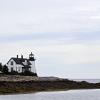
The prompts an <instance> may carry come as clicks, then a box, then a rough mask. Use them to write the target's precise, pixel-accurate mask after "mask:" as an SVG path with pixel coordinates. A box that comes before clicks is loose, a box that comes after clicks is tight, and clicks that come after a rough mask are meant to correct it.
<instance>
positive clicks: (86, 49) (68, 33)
mask: <svg viewBox="0 0 100 100" xmlns="http://www.w3.org/2000/svg"><path fill="white" fill-rule="evenodd" d="M31 51H32V52H33V53H34V54H35V57H36V59H37V61H36V68H37V72H38V75H40V76H58V77H66V78H100V0H0V61H1V62H3V64H5V63H6V62H7V61H8V60H9V59H10V57H14V56H16V55H17V54H19V55H21V54H23V55H24V57H28V55H29V53H30V52H31Z"/></svg>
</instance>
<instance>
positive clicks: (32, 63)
mask: <svg viewBox="0 0 100 100" xmlns="http://www.w3.org/2000/svg"><path fill="white" fill-rule="evenodd" d="M35 60H36V59H35V58H34V54H33V53H32V52H31V54H29V61H30V63H31V68H32V70H33V73H34V74H37V73H36V68H35Z"/></svg>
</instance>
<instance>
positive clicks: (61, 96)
mask: <svg viewBox="0 0 100 100" xmlns="http://www.w3.org/2000/svg"><path fill="white" fill-rule="evenodd" d="M0 100H100V89H87V90H68V91H59V92H58V91H55V92H36V93H31V94H17V95H16V94H15V95H0Z"/></svg>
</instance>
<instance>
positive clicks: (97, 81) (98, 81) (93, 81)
mask: <svg viewBox="0 0 100 100" xmlns="http://www.w3.org/2000/svg"><path fill="white" fill-rule="evenodd" d="M72 80H74V81H78V82H80V81H86V82H89V83H100V79H72Z"/></svg>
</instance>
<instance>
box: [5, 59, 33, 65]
mask: <svg viewBox="0 0 100 100" xmlns="http://www.w3.org/2000/svg"><path fill="white" fill-rule="evenodd" d="M11 59H13V60H14V61H15V62H16V64H21V65H23V66H25V65H24V64H23V62H25V60H27V64H28V65H31V63H30V61H29V59H26V58H11ZM11 59H10V60H11ZM10 60H9V61H10ZM9 61H8V63H9ZM8 63H7V64H8Z"/></svg>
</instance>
